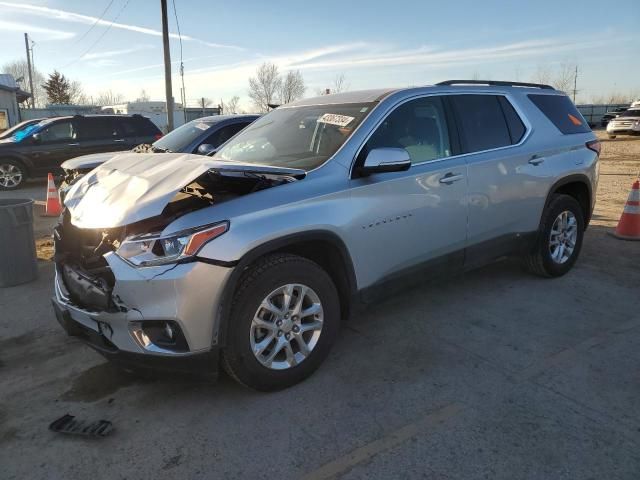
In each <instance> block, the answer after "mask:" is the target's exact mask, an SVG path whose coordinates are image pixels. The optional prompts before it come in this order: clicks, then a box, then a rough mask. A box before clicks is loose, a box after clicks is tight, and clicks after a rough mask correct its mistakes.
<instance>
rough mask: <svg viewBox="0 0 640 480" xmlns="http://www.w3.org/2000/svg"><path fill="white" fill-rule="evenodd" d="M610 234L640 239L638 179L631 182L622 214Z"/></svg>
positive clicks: (639, 183) (639, 191) (639, 192)
mask: <svg viewBox="0 0 640 480" xmlns="http://www.w3.org/2000/svg"><path fill="white" fill-rule="evenodd" d="M612 235H613V236H614V237H616V238H621V239H623V240H640V180H636V181H635V182H633V186H632V187H631V192H630V193H629V198H628V199H627V203H626V204H625V206H624V210H623V211H622V216H621V217H620V221H619V222H618V226H617V227H616V230H615V232H613V233H612Z"/></svg>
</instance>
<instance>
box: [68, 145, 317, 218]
mask: <svg viewBox="0 0 640 480" xmlns="http://www.w3.org/2000/svg"><path fill="white" fill-rule="evenodd" d="M208 170H215V171H219V172H221V173H225V172H228V173H238V172H246V173H254V174H264V175H277V176H288V177H296V178H302V177H304V176H305V174H306V172H305V171H304V170H299V169H295V168H280V167H269V166H264V165H253V164H243V163H234V162H226V161H221V160H217V159H215V158H212V157H204V156H202V155H194V154H190V153H164V154H162V155H158V154H155V153H146V154H145V153H124V154H120V155H116V156H115V157H113V158H112V159H111V160H109V161H108V162H105V163H103V164H102V165H100V166H99V167H97V168H96V169H95V170H93V171H92V172H90V173H88V174H87V175H85V176H84V177H82V178H81V179H80V180H79V181H78V182H76V183H75V184H74V185H73V186H72V187H71V188H70V189H69V191H68V192H67V195H66V197H65V200H64V204H65V206H66V208H67V209H68V210H69V213H70V214H71V221H72V223H73V224H74V225H75V226H77V227H79V228H113V227H120V226H124V225H128V224H131V223H135V222H138V221H140V220H144V219H147V218H151V217H155V216H157V215H160V214H161V213H162V211H163V210H164V207H165V206H166V205H167V204H168V203H169V202H170V201H171V200H172V199H173V197H174V196H175V195H176V193H178V191H180V189H182V188H184V187H185V186H187V185H189V184H190V183H191V182H192V181H194V180H195V179H196V178H198V177H199V176H200V175H202V174H204V173H205V172H206V171H208Z"/></svg>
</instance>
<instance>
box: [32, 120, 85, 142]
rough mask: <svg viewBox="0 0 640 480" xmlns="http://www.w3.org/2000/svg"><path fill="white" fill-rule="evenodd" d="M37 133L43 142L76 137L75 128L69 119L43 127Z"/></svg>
mask: <svg viewBox="0 0 640 480" xmlns="http://www.w3.org/2000/svg"><path fill="white" fill-rule="evenodd" d="M39 133H40V139H41V140H42V142H43V143H55V142H67V141H69V140H75V139H76V138H77V133H76V129H75V127H74V125H73V122H71V121H70V120H69V121H66V122H57V123H54V124H53V125H50V126H48V127H45V128H43V129H42V130H41V131H40V132H39Z"/></svg>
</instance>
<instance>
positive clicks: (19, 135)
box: [11, 120, 47, 142]
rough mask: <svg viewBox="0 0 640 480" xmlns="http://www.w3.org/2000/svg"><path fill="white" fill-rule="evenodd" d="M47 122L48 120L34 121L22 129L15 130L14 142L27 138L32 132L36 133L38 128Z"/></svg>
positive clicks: (12, 137)
mask: <svg viewBox="0 0 640 480" xmlns="http://www.w3.org/2000/svg"><path fill="white" fill-rule="evenodd" d="M46 123H47V121H46V120H44V121H42V122H39V123H32V124H31V125H27V126H25V127H23V128H21V129H19V130H18V131H17V132H15V133H14V134H13V135H12V136H11V139H12V140H13V141H14V142H21V141H22V140H24V139H25V138H27V137H28V136H30V135H31V134H32V133H35V132H36V131H37V130H39V129H40V127H41V126H42V125H45V124H46Z"/></svg>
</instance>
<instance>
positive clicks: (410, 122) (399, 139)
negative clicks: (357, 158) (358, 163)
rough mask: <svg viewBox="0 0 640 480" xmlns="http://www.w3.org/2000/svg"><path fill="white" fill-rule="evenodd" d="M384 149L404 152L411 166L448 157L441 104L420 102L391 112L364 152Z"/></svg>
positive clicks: (437, 100)
mask: <svg viewBox="0 0 640 480" xmlns="http://www.w3.org/2000/svg"><path fill="white" fill-rule="evenodd" d="M385 147H390V148H404V149H405V150H406V151H407V152H408V153H409V156H410V157H411V163H413V164H417V163H422V162H428V161H430V160H436V159H438V158H444V157H449V156H451V146H450V144H449V132H448V129H447V122H446V117H445V113H444V107H443V105H442V100H441V99H440V98H439V97H425V98H419V99H417V100H411V101H409V102H407V103H405V104H403V105H400V106H399V107H398V108H396V109H395V110H394V111H393V112H391V113H390V114H389V115H388V116H387V118H385V120H384V121H383V122H382V124H381V125H380V126H379V127H378V129H377V130H376V131H375V132H374V134H373V135H372V136H371V138H370V139H369V141H368V142H367V145H366V148H365V151H370V150H372V149H374V148H385Z"/></svg>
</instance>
